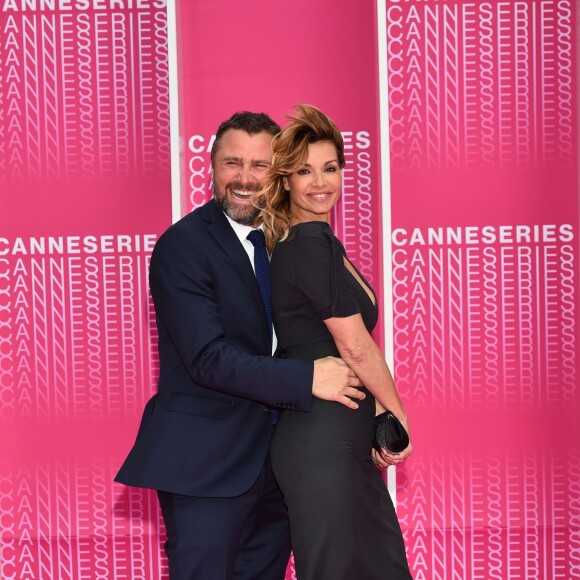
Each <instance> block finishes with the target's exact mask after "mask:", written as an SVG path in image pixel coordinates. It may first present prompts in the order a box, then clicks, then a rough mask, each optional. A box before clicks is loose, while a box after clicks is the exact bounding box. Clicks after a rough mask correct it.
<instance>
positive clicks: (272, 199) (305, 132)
mask: <svg viewBox="0 0 580 580" xmlns="http://www.w3.org/2000/svg"><path fill="white" fill-rule="evenodd" d="M286 117H287V118H288V119H289V120H290V123H289V124H288V125H287V126H286V127H285V128H284V129H283V131H282V132H281V133H279V134H278V135H277V136H276V137H275V138H274V141H273V142H272V164H271V166H270V170H269V172H268V176H267V177H266V182H265V184H264V187H263V188H262V189H261V190H260V191H259V192H258V193H257V194H256V196H255V199H254V202H255V204H256V206H257V207H259V208H260V210H261V214H260V215H261V218H262V221H263V223H264V234H265V236H266V245H267V247H268V250H270V251H272V248H273V247H274V245H275V244H276V242H277V241H283V240H285V239H286V238H287V237H288V231H289V229H290V218H291V216H290V192H289V191H288V190H286V189H284V183H283V179H284V177H287V176H288V175H290V174H291V173H294V172H295V171H297V170H298V169H300V168H301V167H302V166H303V165H304V163H306V160H307V159H308V145H310V144H311V143H318V142H320V141H329V142H330V143H332V144H334V146H335V147H336V152H337V155H338V164H339V167H340V168H341V169H342V168H343V167H344V141H343V139H342V135H341V134H340V131H339V130H338V128H337V127H336V125H335V124H334V123H333V122H332V120H331V119H330V118H329V117H327V116H326V115H325V114H324V113H323V112H322V111H320V110H319V109H317V108H316V107H314V106H313V105H306V104H300V105H296V107H295V109H294V114H291V115H287V116H286Z"/></svg>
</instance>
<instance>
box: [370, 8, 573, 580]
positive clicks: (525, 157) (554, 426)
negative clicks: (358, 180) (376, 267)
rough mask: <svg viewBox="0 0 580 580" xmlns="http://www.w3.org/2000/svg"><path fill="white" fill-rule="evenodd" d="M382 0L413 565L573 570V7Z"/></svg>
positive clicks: (517, 573) (405, 517)
mask: <svg viewBox="0 0 580 580" xmlns="http://www.w3.org/2000/svg"><path fill="white" fill-rule="evenodd" d="M385 7H386V29H387V39H386V45H385V44H383V46H382V47H381V50H383V51H385V52H386V56H387V59H388V78H389V92H388V96H389V101H390V115H389V117H390V160H391V185H392V210H393V213H392V227H393V231H392V235H391V239H392V243H393V285H394V291H393V308H394V325H395V334H394V352H395V371H396V377H397V382H398V386H399V389H400V391H401V394H402V396H403V398H404V399H405V401H408V402H409V411H410V414H411V417H412V426H413V435H414V440H415V444H416V448H417V449H416V453H415V457H414V459H413V460H412V461H409V462H407V463H405V464H404V467H403V468H401V469H399V470H398V472H397V481H398V484H399V485H398V494H397V498H398V513H399V515H400V517H401V520H402V523H403V526H404V528H405V535H406V540H407V549H408V551H409V554H410V557H411V560H412V563H413V570H414V573H415V577H416V578H417V579H421V578H425V579H427V578H485V579H489V578H542V579H548V578H562V579H564V578H566V579H568V578H574V577H578V576H579V575H580V569H579V567H578V564H579V558H580V544H579V541H578V540H579V538H578V521H579V517H580V511H579V506H580V503H579V500H580V486H579V481H580V480H579V474H580V453H579V452H580V437H579V428H578V425H579V424H580V411H579V410H578V409H579V405H578V403H579V400H578V355H579V334H578V328H579V324H578V322H579V320H578V308H577V306H578V162H577V159H578V142H577V100H576V99H577V92H576V82H577V81H576V76H575V71H576V70H577V69H576V67H577V64H576V62H577V61H576V50H575V47H576V37H575V26H576V24H575V23H576V14H575V6H574V3H573V2H569V1H568V2H566V1H565V2H554V1H547V2H534V1H527V2H515V3H514V2H493V3H492V2H461V1H457V2H446V3H438V4H434V3H423V2H418V1H417V2H404V3H402V2H395V1H386V2H385ZM456 236H457V237H456Z"/></svg>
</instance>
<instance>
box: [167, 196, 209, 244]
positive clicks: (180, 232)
mask: <svg viewBox="0 0 580 580" xmlns="http://www.w3.org/2000/svg"><path fill="white" fill-rule="evenodd" d="M213 205H214V204H213V200H210V201H208V202H207V203H206V204H204V205H202V206H200V207H198V208H196V209H194V210H193V211H191V212H189V213H188V214H187V215H185V216H183V217H182V218H181V219H179V220H177V221H176V222H175V223H174V224H172V225H171V226H169V227H168V228H167V229H166V230H165V231H164V232H163V234H162V235H161V237H160V238H159V240H160V241H161V240H162V239H164V238H170V239H173V238H182V237H183V236H187V237H190V236H192V235H193V236H195V235H203V232H205V231H206V230H207V225H208V223H211V222H212V221H213V220H214V219H215V208H214V207H213Z"/></svg>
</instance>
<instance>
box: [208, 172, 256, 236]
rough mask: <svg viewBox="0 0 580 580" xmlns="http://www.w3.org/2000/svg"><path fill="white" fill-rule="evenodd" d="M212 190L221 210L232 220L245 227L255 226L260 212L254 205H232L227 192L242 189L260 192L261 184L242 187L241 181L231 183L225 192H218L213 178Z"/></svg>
mask: <svg viewBox="0 0 580 580" xmlns="http://www.w3.org/2000/svg"><path fill="white" fill-rule="evenodd" d="M211 188H212V191H213V197H214V199H215V200H216V202H217V204H218V206H219V208H220V209H221V210H222V211H223V212H224V213H225V214H226V215H227V216H228V217H229V218H230V219H232V220H234V221H235V222H237V223H239V224H242V225H244V226H251V225H254V222H255V221H256V218H257V217H258V214H259V213H260V210H259V209H258V208H257V207H255V206H253V205H243V206H236V205H235V204H233V203H230V200H229V199H228V196H227V194H226V191H227V190H228V189H242V190H244V191H260V184H259V183H249V184H246V185H242V184H241V183H240V182H239V181H230V183H228V184H227V185H226V186H225V189H224V191H222V192H218V190H217V185H216V182H215V180H214V179H213V177H212V180H211Z"/></svg>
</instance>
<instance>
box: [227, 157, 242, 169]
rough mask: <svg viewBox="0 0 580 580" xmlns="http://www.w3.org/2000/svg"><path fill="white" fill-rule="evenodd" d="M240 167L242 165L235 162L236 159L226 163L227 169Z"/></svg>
mask: <svg viewBox="0 0 580 580" xmlns="http://www.w3.org/2000/svg"><path fill="white" fill-rule="evenodd" d="M239 165H240V162H239V161H235V160H234V159H230V160H229V161H226V166H227V167H239Z"/></svg>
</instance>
